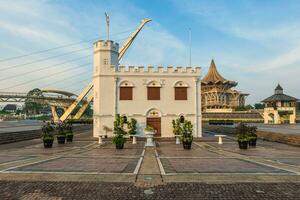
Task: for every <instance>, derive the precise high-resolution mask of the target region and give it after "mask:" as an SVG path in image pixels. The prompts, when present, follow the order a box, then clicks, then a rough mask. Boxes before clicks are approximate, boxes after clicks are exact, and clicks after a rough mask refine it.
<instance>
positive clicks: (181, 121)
mask: <svg viewBox="0 0 300 200" xmlns="http://www.w3.org/2000/svg"><path fill="white" fill-rule="evenodd" d="M179 120H180V123H184V120H185V119H184V116H183V115H181V116H180V118H179Z"/></svg>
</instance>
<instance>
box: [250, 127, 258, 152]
mask: <svg viewBox="0 0 300 200" xmlns="http://www.w3.org/2000/svg"><path fill="white" fill-rule="evenodd" d="M256 130H257V127H256V126H248V133H249V147H256V141H257V135H256Z"/></svg>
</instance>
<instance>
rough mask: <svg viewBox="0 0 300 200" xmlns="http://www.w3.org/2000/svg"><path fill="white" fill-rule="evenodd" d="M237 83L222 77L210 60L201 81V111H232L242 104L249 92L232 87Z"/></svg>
mask: <svg viewBox="0 0 300 200" xmlns="http://www.w3.org/2000/svg"><path fill="white" fill-rule="evenodd" d="M237 84H238V83H237V82H235V81H229V80H226V79H225V78H224V77H222V76H221V75H220V74H219V72H218V70H217V67H216V65H215V62H214V60H212V61H211V64H210V67H209V70H208V72H207V74H206V76H205V77H204V78H203V79H202V81H201V90H202V93H201V96H202V110H203V112H218V113H220V112H232V111H233V110H234V109H235V108H237V107H242V106H244V105H245V98H246V96H248V95H249V94H245V93H242V92H240V91H237V90H235V89H233V88H234V87H235V86H237Z"/></svg>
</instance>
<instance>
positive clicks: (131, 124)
mask: <svg viewBox="0 0 300 200" xmlns="http://www.w3.org/2000/svg"><path fill="white" fill-rule="evenodd" d="M136 124H137V121H136V119H134V118H131V119H130V121H129V122H127V126H128V129H129V131H128V133H129V135H135V134H136V133H137V130H136Z"/></svg>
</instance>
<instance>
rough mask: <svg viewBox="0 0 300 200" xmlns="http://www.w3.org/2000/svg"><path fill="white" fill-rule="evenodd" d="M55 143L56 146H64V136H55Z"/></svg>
mask: <svg viewBox="0 0 300 200" xmlns="http://www.w3.org/2000/svg"><path fill="white" fill-rule="evenodd" d="M57 142H58V144H65V142H66V136H62V135H60V136H57Z"/></svg>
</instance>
